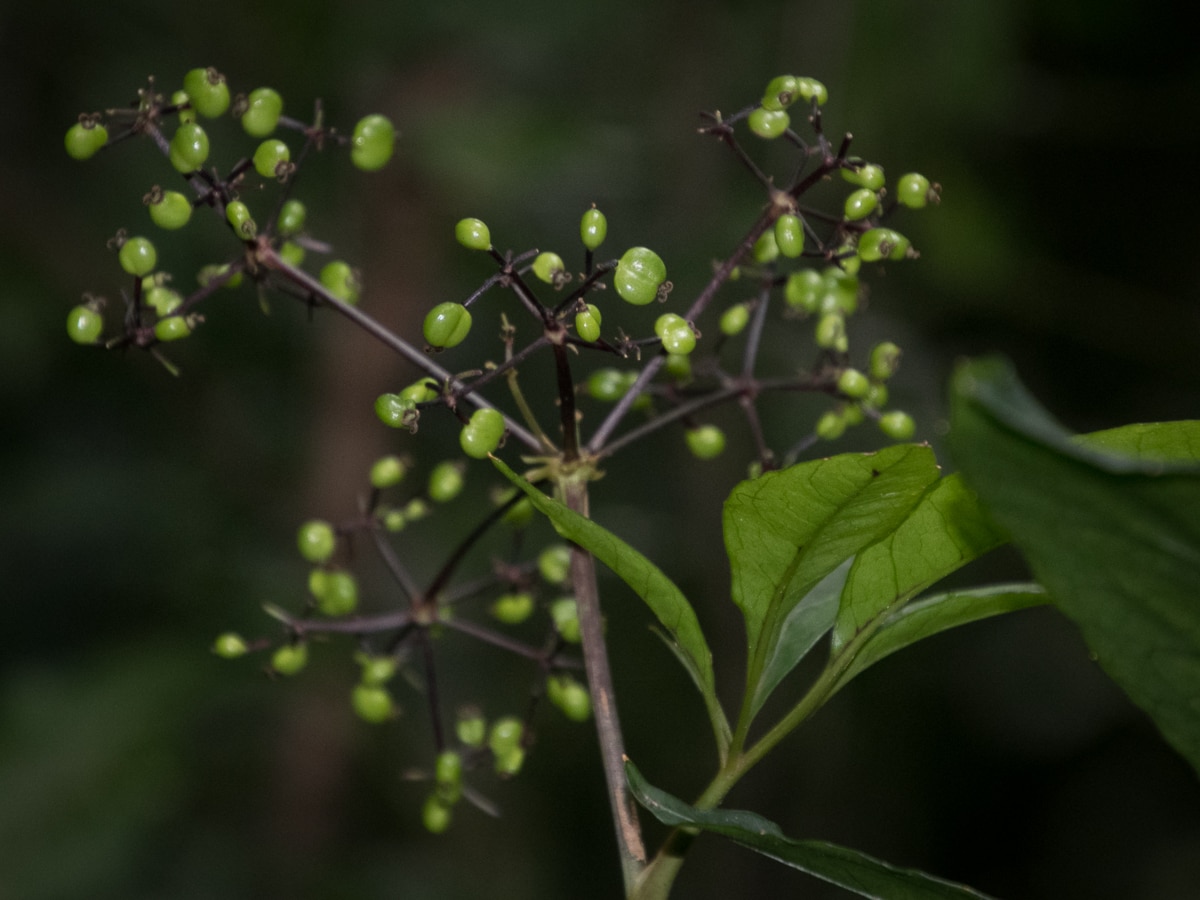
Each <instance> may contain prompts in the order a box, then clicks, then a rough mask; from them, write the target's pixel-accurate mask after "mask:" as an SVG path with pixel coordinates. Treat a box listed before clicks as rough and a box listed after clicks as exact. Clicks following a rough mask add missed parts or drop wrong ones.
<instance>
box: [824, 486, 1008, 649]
mask: <svg viewBox="0 0 1200 900" xmlns="http://www.w3.org/2000/svg"><path fill="white" fill-rule="evenodd" d="M1002 543H1004V537H1003V536H1002V535H1001V534H1000V533H999V532H998V531H997V530H996V529H995V527H994V526H993V525H992V524H991V522H990V521H989V520H988V519H987V517H986V516H984V514H983V511H982V510H980V508H979V503H978V501H977V500H976V498H975V495H974V494H973V493H972V492H971V491H970V490H968V489H967V487H966V486H965V485H964V484H963V482H962V479H961V478H959V477H958V476H956V475H951V476H949V477H947V478H943V479H941V480H940V481H938V482H937V483H936V484H935V485H934V486H933V487H932V488H930V490H928V491H927V492H926V493H925V494H924V495H923V496H922V497H921V500H920V502H919V503H917V505H916V506H915V507H913V509H912V511H911V512H910V513H909V515H908V518H906V519H905V520H904V521H903V522H902V523H901V524H900V525H899V527H897V528H896V530H895V531H893V532H892V533H891V534H889V535H888V536H887V537H886V538H884V539H883V540H881V541H879V542H878V543H876V544H873V545H872V546H870V547H868V548H866V549H865V550H863V551H862V552H861V553H859V554H858V556H857V557H856V558H855V560H854V567H853V568H852V569H851V570H850V576H849V578H848V579H847V581H846V588H845V590H844V591H843V592H842V602H841V607H840V609H839V610H838V617H837V624H836V625H835V627H834V630H833V646H832V649H833V652H834V653H835V654H836V653H837V652H838V651H839V650H841V648H842V647H844V646H845V645H846V644H848V643H850V642H851V641H852V640H853V639H854V638H855V636H856V635H858V634H860V633H861V632H863V631H865V630H867V629H870V628H873V627H876V626H877V625H878V624H879V623H880V622H881V621H882V620H883V619H884V618H885V617H886V616H887V615H889V614H890V613H891V612H892V611H894V610H895V609H896V608H898V607H900V606H902V605H903V604H905V603H907V602H908V601H909V600H911V599H912V598H913V597H915V596H916V595H917V593H918V592H920V591H923V590H925V588H927V587H929V586H930V585H932V584H934V583H936V582H938V581H940V580H941V579H943V578H945V577H946V576H947V575H949V574H950V573H951V572H953V571H954V570H955V569H957V568H959V567H960V566H963V565H965V564H966V563H968V562H970V561H971V560H973V559H975V558H977V557H979V556H980V555H982V554H983V553H986V552H987V551H988V550H991V549H992V548H994V547H998V546H999V545H1000V544H1002Z"/></svg>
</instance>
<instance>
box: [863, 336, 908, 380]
mask: <svg viewBox="0 0 1200 900" xmlns="http://www.w3.org/2000/svg"><path fill="white" fill-rule="evenodd" d="M900 355H901V354H900V348H899V347H897V346H896V345H895V344H893V343H892V342H891V341H884V342H882V343H880V344H876V345H875V346H874V347H872V348H871V364H870V373H871V380H872V381H887V380H888V379H889V378H891V377H892V376H893V375H895V374H896V370H897V369H899V368H900Z"/></svg>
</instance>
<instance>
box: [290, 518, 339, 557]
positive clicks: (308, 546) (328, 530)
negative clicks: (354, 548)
mask: <svg viewBox="0 0 1200 900" xmlns="http://www.w3.org/2000/svg"><path fill="white" fill-rule="evenodd" d="M296 546H297V547H299V549H300V555H301V556H303V557H304V558H305V559H306V560H308V561H309V562H311V563H323V562H325V561H326V560H328V559H329V557H331V556H333V551H334V550H335V549H336V548H337V533H336V532H335V531H334V530H333V526H332V525H330V524H329V523H328V522H326V521H324V520H323V519H312V520H310V521H308V522H305V523H304V524H303V525H301V526H300V529H299V531H298V532H297V533H296Z"/></svg>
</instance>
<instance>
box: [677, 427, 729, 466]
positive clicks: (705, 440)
mask: <svg viewBox="0 0 1200 900" xmlns="http://www.w3.org/2000/svg"><path fill="white" fill-rule="evenodd" d="M685 438H686V439H687V445H688V449H689V450H691V451H692V455H693V456H695V457H696V458H697V459H714V458H716V457H718V456H720V455H721V453H723V452H724V450H725V432H723V431H722V430H721V429H720V428H718V427H717V426H716V425H701V426H700V427H699V428H689V429H688V431H687V433H686V434H685Z"/></svg>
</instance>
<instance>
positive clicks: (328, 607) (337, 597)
mask: <svg viewBox="0 0 1200 900" xmlns="http://www.w3.org/2000/svg"><path fill="white" fill-rule="evenodd" d="M308 589H309V591H310V592H311V593H312V595H313V596H314V597H315V598H316V600H317V609H318V610H319V611H320V612H321V614H322V615H326V616H329V617H330V618H338V617H340V616H348V615H350V613H352V612H354V610H356V609H357V608H358V581H357V580H355V578H354V575H353V574H351V573H350V572H347V571H346V570H345V569H329V570H326V569H313V570H312V572H310V573H309V576H308Z"/></svg>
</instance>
